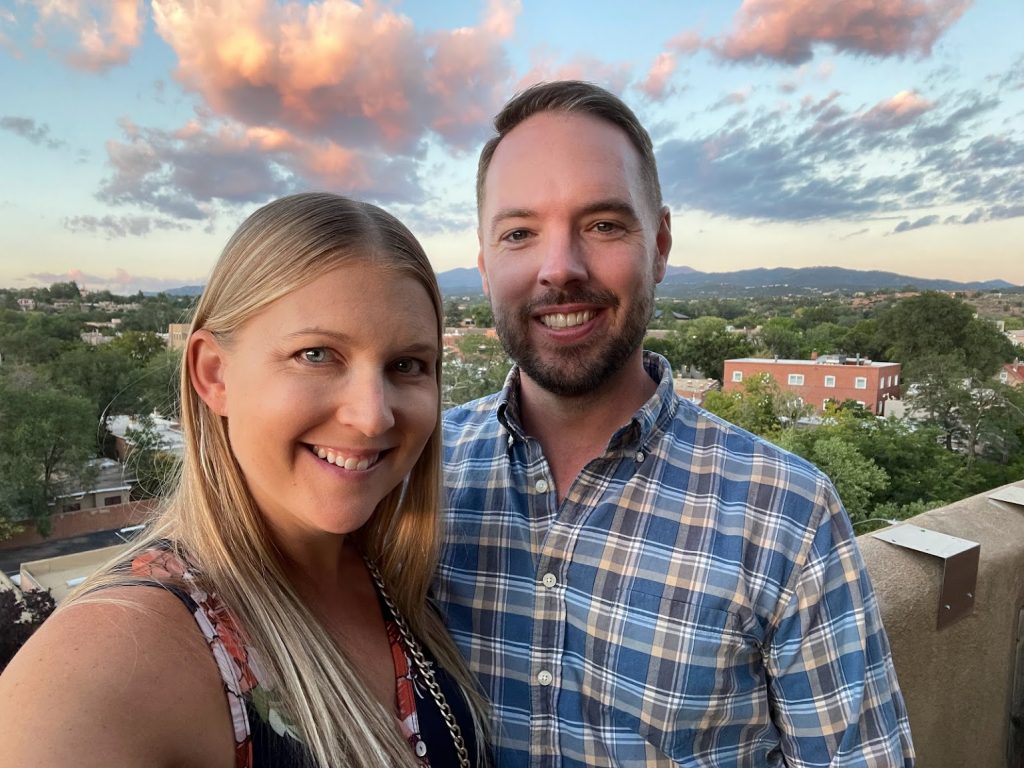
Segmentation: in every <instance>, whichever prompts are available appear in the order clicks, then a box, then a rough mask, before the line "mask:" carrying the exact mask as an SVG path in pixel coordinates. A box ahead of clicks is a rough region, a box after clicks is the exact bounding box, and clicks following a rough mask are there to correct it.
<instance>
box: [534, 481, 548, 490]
mask: <svg viewBox="0 0 1024 768" xmlns="http://www.w3.org/2000/svg"><path fill="white" fill-rule="evenodd" d="M533 487H534V488H536V489H537V493H547V492H548V481H547V480H545V479H543V478H541V479H540V480H538V481H537V482H536V483H534V484H533Z"/></svg>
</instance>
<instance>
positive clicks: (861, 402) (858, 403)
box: [857, 400, 868, 408]
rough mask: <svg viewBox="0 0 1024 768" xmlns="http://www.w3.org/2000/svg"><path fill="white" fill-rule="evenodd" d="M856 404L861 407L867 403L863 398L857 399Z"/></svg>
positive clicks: (866, 405)
mask: <svg viewBox="0 0 1024 768" xmlns="http://www.w3.org/2000/svg"><path fill="white" fill-rule="evenodd" d="M857 405H859V406H860V407H861V408H867V407H868V404H867V403H865V402H864V401H863V400H858V401H857Z"/></svg>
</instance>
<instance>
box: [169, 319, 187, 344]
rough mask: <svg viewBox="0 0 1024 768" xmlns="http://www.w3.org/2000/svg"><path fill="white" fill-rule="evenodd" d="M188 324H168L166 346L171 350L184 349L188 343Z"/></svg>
mask: <svg viewBox="0 0 1024 768" xmlns="http://www.w3.org/2000/svg"><path fill="white" fill-rule="evenodd" d="M188 329H189V324H188V323H170V324H169V325H168V326H167V346H168V347H170V348H171V349H184V348H185V344H186V342H187V341H188Z"/></svg>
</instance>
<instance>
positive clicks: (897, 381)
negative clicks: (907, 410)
mask: <svg viewBox="0 0 1024 768" xmlns="http://www.w3.org/2000/svg"><path fill="white" fill-rule="evenodd" d="M899 384H900V375H899V374H898V373H897V374H896V375H895V376H893V377H892V385H893V386H894V387H898V386H899Z"/></svg>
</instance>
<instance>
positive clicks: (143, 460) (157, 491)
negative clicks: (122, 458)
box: [125, 416, 180, 499]
mask: <svg viewBox="0 0 1024 768" xmlns="http://www.w3.org/2000/svg"><path fill="white" fill-rule="evenodd" d="M138 423H139V426H138V427H134V428H133V427H129V428H128V430H127V431H126V433H125V440H126V441H127V443H128V444H129V446H130V448H129V451H128V457H127V459H126V462H125V463H126V464H127V465H128V466H129V467H131V468H132V469H133V470H134V471H135V478H136V482H135V486H134V488H133V489H132V495H133V496H134V497H135V498H138V499H150V498H154V497H158V496H163V495H164V494H165V492H166V491H168V490H169V489H170V488H171V487H172V486H173V484H174V480H175V478H176V477H177V476H178V470H179V468H180V461H179V460H178V457H177V456H175V455H174V454H172V453H170V452H168V450H167V445H166V444H165V442H164V440H163V438H162V437H161V436H160V433H159V431H158V430H157V429H156V426H155V425H154V423H153V419H152V417H150V416H142V417H140V419H139V422H138Z"/></svg>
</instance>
